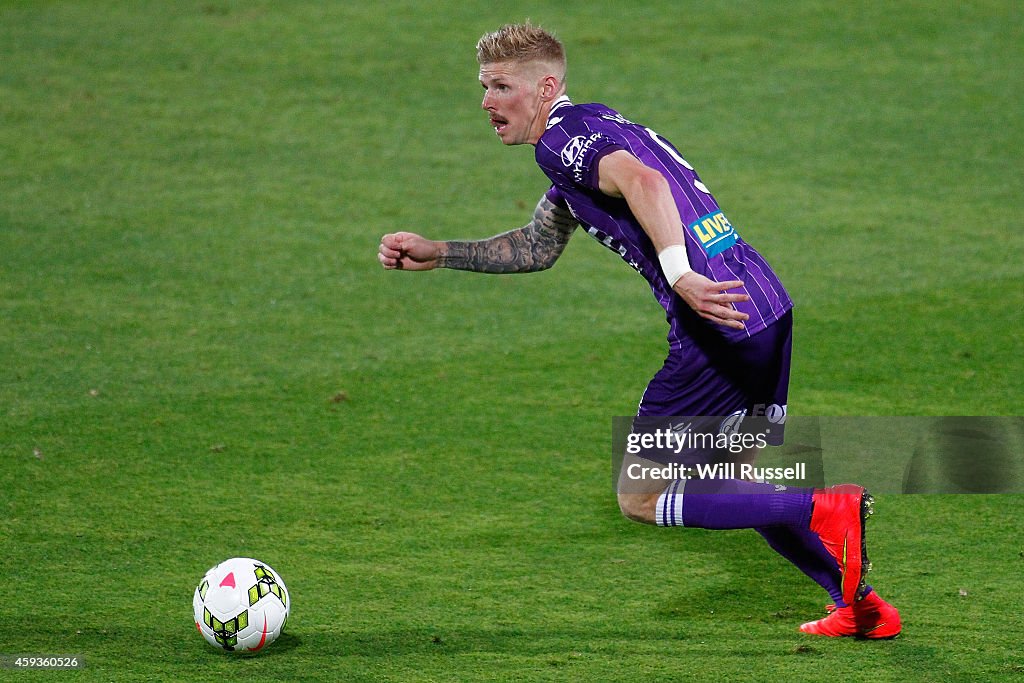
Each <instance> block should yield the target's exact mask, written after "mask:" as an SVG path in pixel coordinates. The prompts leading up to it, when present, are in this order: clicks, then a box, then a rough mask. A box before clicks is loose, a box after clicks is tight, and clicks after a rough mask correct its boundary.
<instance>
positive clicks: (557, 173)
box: [537, 126, 624, 191]
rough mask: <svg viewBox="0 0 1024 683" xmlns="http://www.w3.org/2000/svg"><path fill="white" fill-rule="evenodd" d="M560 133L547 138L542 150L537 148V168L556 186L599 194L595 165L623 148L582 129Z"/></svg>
mask: <svg viewBox="0 0 1024 683" xmlns="http://www.w3.org/2000/svg"><path fill="white" fill-rule="evenodd" d="M549 132H552V131H549ZM559 133H560V134H559V135H549V136H546V137H547V138H548V139H545V141H544V142H545V144H544V148H543V149H541V148H539V147H538V150H537V151H538V154H537V162H538V164H539V165H540V166H541V168H542V169H543V170H544V172H545V173H546V174H547V176H548V177H549V178H551V180H552V182H554V183H555V185H560V184H563V183H566V184H571V185H576V186H578V187H581V188H583V189H585V190H591V191H598V190H599V187H598V181H599V178H598V174H597V167H598V164H599V163H600V161H601V159H602V158H604V157H605V155H607V154H611V153H612V152H615V151H617V150H620V149H624V147H623V146H622V145H621V144H620V143H619V142H618V141H617V140H615V139H614V138H613V137H611V136H609V135H608V134H607V133H605V132H602V131H599V130H597V131H592V130H588V129H587V128H586V127H583V126H578V127H577V126H573V127H571V128H569V127H562V128H561V129H560V131H559Z"/></svg>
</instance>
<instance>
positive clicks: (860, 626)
mask: <svg viewBox="0 0 1024 683" xmlns="http://www.w3.org/2000/svg"><path fill="white" fill-rule="evenodd" d="M825 609H827V610H828V611H829V612H830V614H829V615H828V616H827V617H825V618H823V619H818V620H817V621H809V622H807V623H806V624H802V625H801V626H800V630H801V631H802V632H803V633H809V634H811V635H815V636H829V637H832V638H841V637H843V636H853V637H855V638H870V639H882V638H895V637H896V636H898V635H899V634H900V631H901V630H902V626H901V625H900V613H899V610H897V609H896V608H895V607H893V606H892V605H890V604H889V603H887V602H886V601H885V600H883V599H882V598H880V597H878V594H877V593H875V592H874V591H871V592H870V593H868V594H867V595H865V596H864V598H863V599H861V600H857V601H856V602H854V603H853V605H852V606H851V607H839V608H837V607H836V606H835V605H828V606H827V607H826V608H825Z"/></svg>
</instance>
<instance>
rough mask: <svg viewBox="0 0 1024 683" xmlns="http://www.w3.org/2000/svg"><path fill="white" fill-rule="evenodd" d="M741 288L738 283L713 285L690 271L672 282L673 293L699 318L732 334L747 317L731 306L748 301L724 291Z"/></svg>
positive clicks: (708, 280)
mask: <svg viewBox="0 0 1024 683" xmlns="http://www.w3.org/2000/svg"><path fill="white" fill-rule="evenodd" d="M742 286H743V281H742V280H729V281H727V282H715V281H714V280H711V279H709V278H706V277H704V276H703V275H701V274H700V273H696V272H694V271H692V270H691V271H689V272H688V273H686V274H685V275H683V276H682V277H681V278H679V279H678V280H677V281H676V284H675V286H674V287H673V289H674V290H675V292H676V294H678V295H679V296H680V297H682V299H683V301H685V302H686V304H687V305H688V306H689V307H690V308H692V309H693V310H694V311H696V312H697V315H699V316H700V317H702V318H704V319H706V320H710V321H711V322H713V323H716V324H718V325H723V326H725V327H730V328H732V329H734V330H742V329H743V328H744V327H745V325H744V324H743V321H744V320H747V319H748V318H749V317H750V316H749V315H747V314H746V313H741V312H740V311H737V310H736V309H735V308H734V307H733V305H732V304H734V303H739V302H741V301H750V297H749V296H747V295H746V294H743V293H739V292H736V293H732V294H730V293H728V292H727V291H726V290H729V289H736V288H737V287H742Z"/></svg>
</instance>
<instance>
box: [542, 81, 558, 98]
mask: <svg viewBox="0 0 1024 683" xmlns="http://www.w3.org/2000/svg"><path fill="white" fill-rule="evenodd" d="M540 97H541V99H542V100H544V101H545V102H550V101H551V100H554V99H556V98H557V97H558V79H557V78H556V77H555V76H553V75H550V74H549V75H547V76H545V77H544V78H543V79H542V80H541V82H540Z"/></svg>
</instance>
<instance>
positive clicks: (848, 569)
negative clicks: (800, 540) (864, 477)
mask: <svg viewBox="0 0 1024 683" xmlns="http://www.w3.org/2000/svg"><path fill="white" fill-rule="evenodd" d="M813 505H814V507H813V508H812V510H811V525H810V528H811V531H813V532H814V533H816V534H817V535H818V538H819V539H820V540H821V542H822V544H823V545H824V546H825V549H826V550H828V552H829V554H830V555H832V557H833V558H835V560H836V563H837V564H838V565H839V572H840V575H841V587H842V591H843V602H845V603H846V604H847V605H852V604H853V603H854V597H855V596H856V595H857V594H859V593H861V592H862V591H863V589H864V575H865V574H867V572H868V570H869V569H871V564H870V563H869V562H868V553H867V547H866V545H865V542H864V522H865V521H867V518H868V516H869V515H871V514H872V513H873V512H874V507H873V506H874V499H873V498H872V497H871V495H870V494H869V493H868V492H867V491H865V490H864V489H863V488H862V487H860V486H857V485H855V484H840V485H839V486H832V487H830V488H827V489H817V490H815V492H814V497H813Z"/></svg>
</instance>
